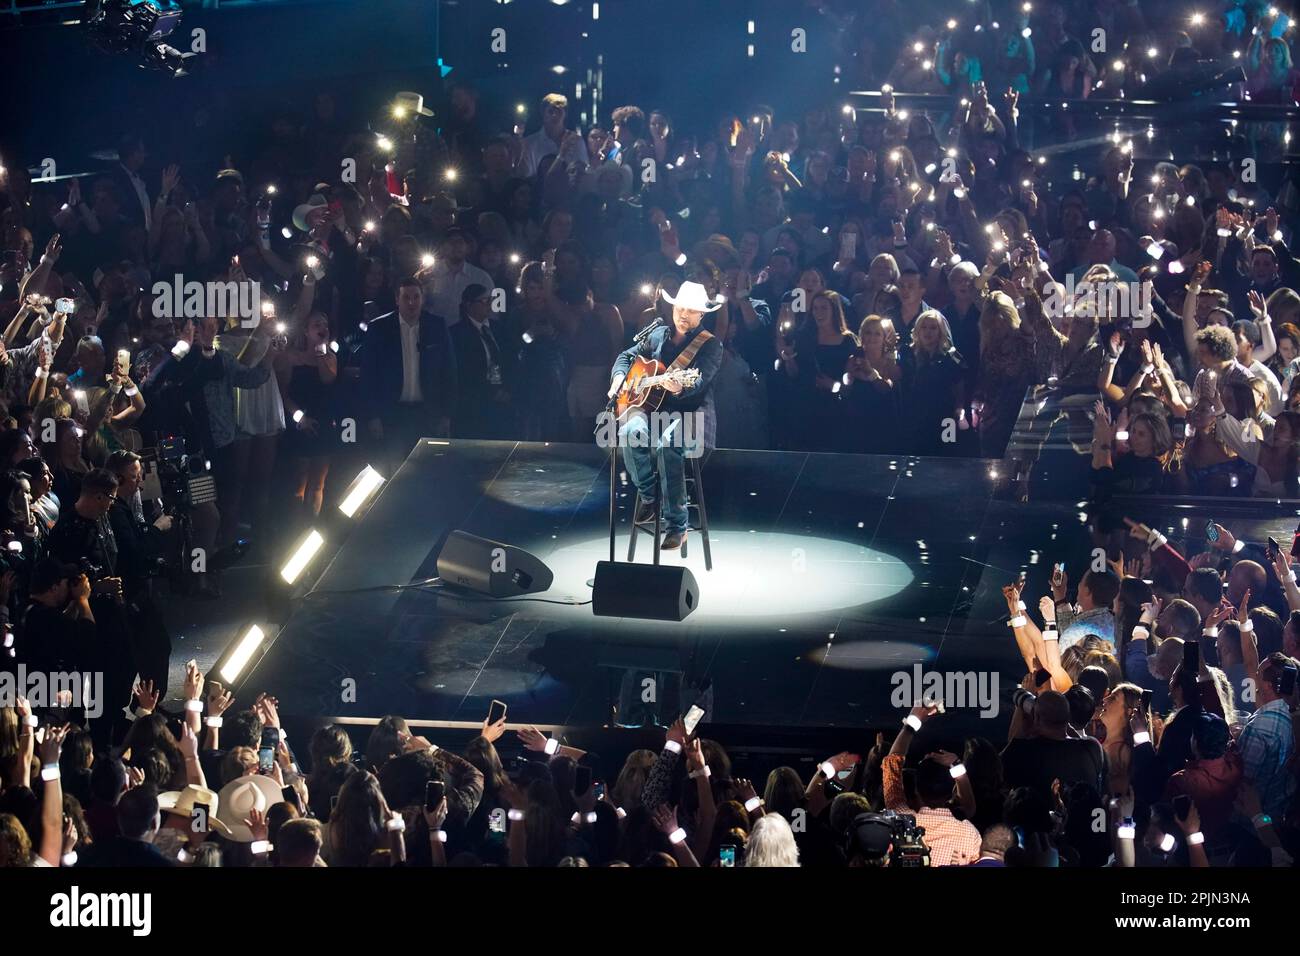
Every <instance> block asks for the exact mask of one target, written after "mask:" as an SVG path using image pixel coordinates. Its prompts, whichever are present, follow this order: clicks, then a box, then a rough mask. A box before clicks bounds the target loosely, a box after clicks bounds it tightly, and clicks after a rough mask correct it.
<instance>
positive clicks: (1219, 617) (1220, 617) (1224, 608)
mask: <svg viewBox="0 0 1300 956" xmlns="http://www.w3.org/2000/svg"><path fill="white" fill-rule="evenodd" d="M1235 613H1236V610H1235V609H1234V608H1233V606H1232V605H1231V604H1229V603H1228V599H1227V598H1224V599H1223V600H1222V601H1220V602H1219V606H1218V607H1216V608H1215V609H1214V610H1213V611H1211V612H1210V613H1209V614H1207V615H1206V616H1205V626H1206V627H1218V626H1219V624H1220V623H1222V622H1223V621H1226V620H1227V619H1228V618H1230V617H1232V615H1233V614H1235Z"/></svg>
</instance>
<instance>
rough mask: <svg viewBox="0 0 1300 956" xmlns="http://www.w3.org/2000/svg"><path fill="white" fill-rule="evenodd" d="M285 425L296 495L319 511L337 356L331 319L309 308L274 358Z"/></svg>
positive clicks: (333, 427) (332, 425)
mask: <svg viewBox="0 0 1300 956" xmlns="http://www.w3.org/2000/svg"><path fill="white" fill-rule="evenodd" d="M275 373H276V379H277V380H278V381H279V383H280V397H281V398H282V399H283V400H284V413H285V416H286V419H287V428H286V430H285V437H284V445H283V449H284V454H286V455H288V456H289V458H290V459H292V460H293V474H294V485H293V487H294V498H295V499H296V500H297V501H298V504H299V505H302V506H305V507H306V509H307V510H308V513H309V514H310V515H311V516H313V517H314V516H316V515H319V514H320V509H321V504H322V502H323V501H324V498H325V478H326V476H327V475H329V470H330V453H331V452H332V451H333V450H334V447H335V442H336V441H337V423H336V422H335V421H334V383H335V381H336V380H337V379H338V359H337V358H336V357H335V355H334V353H333V351H332V350H331V348H330V320H329V316H327V315H326V314H325V313H324V312H313V313H312V314H311V315H310V316H309V317H308V319H307V327H306V329H304V330H303V332H302V333H301V334H300V335H299V336H298V338H297V340H296V341H295V342H294V343H293V347H292V348H289V349H286V350H285V351H284V352H282V353H280V356H279V357H278V358H277V359H276V361H275Z"/></svg>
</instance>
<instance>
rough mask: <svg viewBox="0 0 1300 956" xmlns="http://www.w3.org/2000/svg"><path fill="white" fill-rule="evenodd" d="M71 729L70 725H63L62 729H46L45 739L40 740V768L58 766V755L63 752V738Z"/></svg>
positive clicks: (51, 727)
mask: <svg viewBox="0 0 1300 956" xmlns="http://www.w3.org/2000/svg"><path fill="white" fill-rule="evenodd" d="M71 729H72V725H71V724H64V725H63V726H62V727H53V726H50V727H46V728H45V737H44V738H43V739H42V740H41V747H40V755H41V766H42V767H57V766H58V765H59V754H60V753H61V752H62V750H63V738H64V737H66V736H67V735H68V731H69V730H71Z"/></svg>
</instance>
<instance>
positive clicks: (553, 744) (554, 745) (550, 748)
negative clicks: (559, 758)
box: [544, 737, 560, 757]
mask: <svg viewBox="0 0 1300 956" xmlns="http://www.w3.org/2000/svg"><path fill="white" fill-rule="evenodd" d="M544 749H545V751H546V755H547V756H548V757H549V756H554V755H555V754H556V753H558V752H559V750H560V742H559V741H558V740H556V739H555V738H554V737H550V738H548V739H547V741H546V747H545V748H544Z"/></svg>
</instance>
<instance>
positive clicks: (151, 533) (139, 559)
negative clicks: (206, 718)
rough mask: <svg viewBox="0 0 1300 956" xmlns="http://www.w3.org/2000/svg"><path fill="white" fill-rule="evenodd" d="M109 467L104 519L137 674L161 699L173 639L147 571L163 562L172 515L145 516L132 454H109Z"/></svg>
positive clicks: (139, 477)
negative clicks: (113, 486) (112, 483)
mask: <svg viewBox="0 0 1300 956" xmlns="http://www.w3.org/2000/svg"><path fill="white" fill-rule="evenodd" d="M107 470H108V471H110V472H112V473H113V475H114V476H116V478H117V499H116V500H115V501H114V502H113V504H112V507H110V508H109V510H108V522H109V525H110V526H111V527H112V529H113V538H114V540H115V541H116V542H117V572H118V574H119V575H120V576H121V578H122V590H123V593H124V595H125V598H126V617H127V623H128V624H129V625H130V633H131V642H132V645H133V647H134V649H135V659H136V663H137V665H138V669H139V672H140V678H141V679H142V680H146V681H152V682H153V685H154V687H155V688H156V689H157V690H158V696H159V698H160V699H163V700H165V699H166V695H167V664H168V661H169V660H170V658H171V650H172V641H171V636H170V635H169V634H168V633H167V626H166V624H164V623H163V617H162V614H161V612H160V611H159V610H158V608H157V606H156V605H155V604H154V602H153V594H152V588H151V587H150V575H151V573H153V572H156V571H157V570H159V568H160V566H161V565H162V564H163V562H162V560H161V552H162V551H163V549H164V547H165V542H164V541H163V535H165V534H166V533H167V532H169V531H171V528H172V518H171V516H170V515H161V516H160V517H158V518H157V519H156V520H154V521H153V522H152V523H150V522H149V521H148V520H147V519H146V518H145V516H144V502H143V501H142V500H141V498H140V484H141V482H142V481H143V479H144V466H143V465H142V464H141V462H140V456H139V455H137V454H136V453H135V452H133V451H125V450H120V451H115V452H113V454H111V455H109V457H108V464H107Z"/></svg>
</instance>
